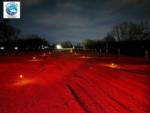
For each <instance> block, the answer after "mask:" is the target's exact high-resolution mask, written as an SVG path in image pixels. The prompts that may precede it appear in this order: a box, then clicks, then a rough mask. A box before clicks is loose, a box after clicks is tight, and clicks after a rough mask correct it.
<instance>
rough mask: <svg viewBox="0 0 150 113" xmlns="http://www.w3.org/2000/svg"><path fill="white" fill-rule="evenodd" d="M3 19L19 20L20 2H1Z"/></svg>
mask: <svg viewBox="0 0 150 113" xmlns="http://www.w3.org/2000/svg"><path fill="white" fill-rule="evenodd" d="M3 18H7V19H9V18H10V19H15V18H20V2H18V1H7V2H6V1H5V2H3Z"/></svg>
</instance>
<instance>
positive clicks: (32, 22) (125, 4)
mask: <svg viewBox="0 0 150 113" xmlns="http://www.w3.org/2000/svg"><path fill="white" fill-rule="evenodd" d="M21 5H22V8H21V10H22V11H21V13H22V15H21V17H22V18H21V19H20V20H12V22H13V24H14V25H15V26H16V27H18V28H20V29H21V30H22V32H23V33H24V34H38V35H40V36H42V37H45V38H46V39H47V40H48V41H50V42H53V41H54V42H59V41H66V40H70V41H74V42H78V41H81V40H84V39H102V38H103V37H104V36H105V35H106V33H107V32H108V31H110V30H111V29H112V27H113V26H114V25H116V24H119V23H122V22H124V21H133V22H139V21H141V20H142V21H143V20H144V21H145V20H146V21H149V20H150V0H22V1H21Z"/></svg>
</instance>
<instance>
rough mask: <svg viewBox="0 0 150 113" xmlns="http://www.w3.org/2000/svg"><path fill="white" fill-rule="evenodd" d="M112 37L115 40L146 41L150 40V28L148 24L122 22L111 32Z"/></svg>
mask: <svg viewBox="0 0 150 113" xmlns="http://www.w3.org/2000/svg"><path fill="white" fill-rule="evenodd" d="M112 34H113V35H112V36H113V37H114V38H115V39H116V40H117V41H121V40H146V39H150V28H149V23H148V22H140V23H133V22H129V23H127V22H124V23H122V24H120V25H117V26H115V27H114V28H113V30H112Z"/></svg>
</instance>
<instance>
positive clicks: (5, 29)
mask: <svg viewBox="0 0 150 113" xmlns="http://www.w3.org/2000/svg"><path fill="white" fill-rule="evenodd" d="M20 32H21V31H20V30H19V29H16V28H14V27H13V26H11V25H10V23H9V21H8V20H0V42H10V41H13V40H16V39H17V38H18V36H19V34H20Z"/></svg>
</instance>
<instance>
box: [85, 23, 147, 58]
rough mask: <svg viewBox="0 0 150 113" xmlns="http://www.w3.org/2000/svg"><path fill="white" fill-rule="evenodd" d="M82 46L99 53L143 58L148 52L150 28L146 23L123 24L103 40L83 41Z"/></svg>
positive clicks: (115, 27)
mask: <svg viewBox="0 0 150 113" xmlns="http://www.w3.org/2000/svg"><path fill="white" fill-rule="evenodd" d="M83 45H84V47H85V48H86V49H91V50H95V51H96V52H99V53H105V54H108V53H110V54H119V55H120V54H122V55H131V56H143V55H145V53H148V52H150V26H149V23H148V22H139V23H134V22H123V23H121V24H119V25H116V26H114V27H113V28H112V30H111V31H110V32H108V33H107V34H106V36H105V37H104V38H103V39H101V40H85V41H83Z"/></svg>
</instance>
